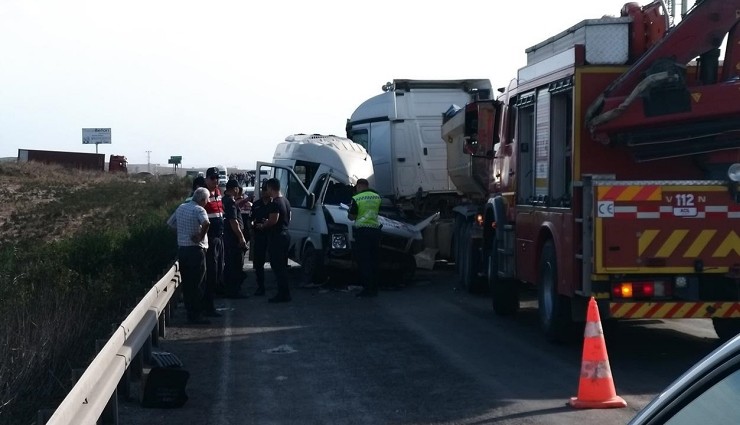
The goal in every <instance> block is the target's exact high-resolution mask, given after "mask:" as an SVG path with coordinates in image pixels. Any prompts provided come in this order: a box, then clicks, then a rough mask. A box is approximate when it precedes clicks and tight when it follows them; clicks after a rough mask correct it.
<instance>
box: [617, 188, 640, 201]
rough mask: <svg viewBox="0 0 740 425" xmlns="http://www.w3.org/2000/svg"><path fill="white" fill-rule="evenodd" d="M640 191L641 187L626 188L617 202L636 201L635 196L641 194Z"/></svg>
mask: <svg viewBox="0 0 740 425" xmlns="http://www.w3.org/2000/svg"><path fill="white" fill-rule="evenodd" d="M640 189H642V187H640V186H625V187H624V190H622V193H620V194H619V196H617V199H615V200H616V201H631V200H633V199H635V195H637V194H638V193H639V192H640Z"/></svg>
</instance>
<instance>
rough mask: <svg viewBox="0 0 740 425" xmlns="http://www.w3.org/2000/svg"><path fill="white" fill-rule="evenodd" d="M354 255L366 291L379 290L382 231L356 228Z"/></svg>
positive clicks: (370, 228)
mask: <svg viewBox="0 0 740 425" xmlns="http://www.w3.org/2000/svg"><path fill="white" fill-rule="evenodd" d="M354 237H355V245H354V249H353V252H354V255H355V260H356V261H357V267H358V269H359V270H358V271H359V272H360V281H361V282H362V286H363V288H365V290H366V291H370V292H376V291H377V290H378V283H377V275H378V268H379V267H380V229H379V228H373V227H355V228H354Z"/></svg>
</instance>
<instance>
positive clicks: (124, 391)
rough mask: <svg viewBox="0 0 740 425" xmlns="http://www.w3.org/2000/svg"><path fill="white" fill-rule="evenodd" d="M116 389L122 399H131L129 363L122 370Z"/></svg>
mask: <svg viewBox="0 0 740 425" xmlns="http://www.w3.org/2000/svg"><path fill="white" fill-rule="evenodd" d="M116 390H117V391H118V392H119V393H121V397H123V399H124V400H130V399H131V365H129V367H127V368H126V370H124V371H123V376H121V380H120V381H119V382H118V387H116Z"/></svg>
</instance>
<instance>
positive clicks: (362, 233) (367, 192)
mask: <svg viewBox="0 0 740 425" xmlns="http://www.w3.org/2000/svg"><path fill="white" fill-rule="evenodd" d="M355 190H356V193H355V196H353V197H352V204H351V205H350V208H349V213H348V217H349V219H350V220H354V222H355V225H354V228H353V230H352V233H353V235H354V240H355V242H354V244H353V245H352V252H353V254H354V257H355V260H356V261H357V266H358V268H359V272H360V280H361V282H362V286H363V289H362V291H360V293H358V294H357V296H358V297H374V296H376V295H378V287H377V281H376V280H377V274H378V268H379V267H380V258H379V257H380V222H379V221H378V211H379V210H380V201H381V199H380V195H378V194H377V193H376V192H375V191H374V190H371V189H370V185H369V183H368V181H367V180H366V179H359V180H357V185H356V186H355Z"/></svg>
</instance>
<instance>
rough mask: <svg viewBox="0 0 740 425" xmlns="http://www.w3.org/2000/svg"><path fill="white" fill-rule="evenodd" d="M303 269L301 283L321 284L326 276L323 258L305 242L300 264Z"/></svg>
mask: <svg viewBox="0 0 740 425" xmlns="http://www.w3.org/2000/svg"><path fill="white" fill-rule="evenodd" d="M301 267H302V270H303V283H304V284H306V285H308V284H311V283H313V284H316V285H321V284H323V283H324V282H325V281H326V278H327V277H328V275H327V273H326V269H325V267H324V258H323V255H322V253H321V252H319V251H318V250H317V249H316V248H314V247H313V245H312V244H310V243H309V244H307V245H306V247H305V248H304V249H303V260H302V264H301Z"/></svg>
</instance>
